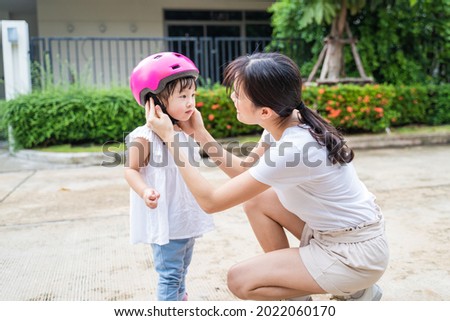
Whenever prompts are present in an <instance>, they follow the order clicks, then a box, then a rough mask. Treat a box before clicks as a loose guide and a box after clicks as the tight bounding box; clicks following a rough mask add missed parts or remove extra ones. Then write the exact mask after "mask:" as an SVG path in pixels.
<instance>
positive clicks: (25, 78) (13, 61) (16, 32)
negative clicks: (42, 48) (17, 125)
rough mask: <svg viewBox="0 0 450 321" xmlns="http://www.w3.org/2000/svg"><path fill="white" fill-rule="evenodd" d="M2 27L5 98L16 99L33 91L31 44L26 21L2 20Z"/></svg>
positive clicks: (12, 147)
mask: <svg viewBox="0 0 450 321" xmlns="http://www.w3.org/2000/svg"><path fill="white" fill-rule="evenodd" d="M0 29H1V34H2V37H1V39H2V47H3V72H4V77H5V78H4V79H5V98H6V100H10V99H14V98H15V97H17V96H18V95H21V94H28V93H30V92H31V71H30V44H29V38H28V24H27V23H26V21H19V20H1V21H0ZM8 136H9V150H10V152H13V149H14V137H12V130H11V128H9V135H8Z"/></svg>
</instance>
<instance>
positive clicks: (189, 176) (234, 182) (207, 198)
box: [166, 136, 270, 214]
mask: <svg viewBox="0 0 450 321" xmlns="http://www.w3.org/2000/svg"><path fill="white" fill-rule="evenodd" d="M166 145H167V146H168V149H169V151H170V153H171V154H172V155H177V157H179V160H177V161H176V162H175V163H176V164H177V166H178V169H179V171H180V173H181V175H182V176H183V179H184V181H185V183H186V185H187V186H188V188H189V190H190V191H191V193H192V194H193V195H194V197H195V199H196V201H197V203H198V204H199V205H200V207H201V208H202V209H203V210H204V211H205V212H206V213H209V214H211V213H216V212H220V211H223V210H226V209H228V208H230V207H233V206H236V205H238V204H241V203H243V202H245V201H248V200H249V199H251V198H253V197H254V196H256V195H258V194H260V193H262V192H264V191H265V190H267V189H268V188H270V186H268V185H266V184H263V183H261V182H259V181H257V180H256V179H254V178H253V177H252V176H251V175H250V173H249V172H248V171H245V172H243V173H241V174H239V175H237V176H235V177H233V178H231V179H230V180H228V181H227V182H226V183H225V184H223V185H221V186H219V187H215V186H213V185H212V184H211V183H210V182H209V181H208V180H207V179H205V178H204V177H203V176H202V175H201V173H200V172H199V171H198V169H197V168H195V167H193V166H192V165H191V164H190V162H189V159H188V158H187V157H186V155H185V154H184V153H183V152H182V151H180V149H179V146H177V145H178V142H177V141H175V140H174V139H173V136H172V138H170V139H168V140H166ZM176 151H178V152H176Z"/></svg>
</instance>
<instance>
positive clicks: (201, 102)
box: [195, 101, 205, 108]
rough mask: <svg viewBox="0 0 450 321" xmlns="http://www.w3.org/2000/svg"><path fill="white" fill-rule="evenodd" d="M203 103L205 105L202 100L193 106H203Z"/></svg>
mask: <svg viewBox="0 0 450 321" xmlns="http://www.w3.org/2000/svg"><path fill="white" fill-rule="evenodd" d="M203 105H205V104H204V103H203V101H199V102H198V103H197V104H196V105H195V106H197V108H200V107H203Z"/></svg>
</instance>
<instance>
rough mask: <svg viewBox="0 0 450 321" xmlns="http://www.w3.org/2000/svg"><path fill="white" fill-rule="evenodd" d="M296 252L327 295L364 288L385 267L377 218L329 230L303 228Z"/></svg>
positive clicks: (381, 226) (385, 251)
mask: <svg viewBox="0 0 450 321" xmlns="http://www.w3.org/2000/svg"><path fill="white" fill-rule="evenodd" d="M299 251H300V256H301V258H302V260H303V263H304V264H305V266H306V268H307V269H308V271H309V273H310V274H311V275H312V277H313V278H314V279H315V280H316V282H317V283H318V284H319V286H320V287H321V288H322V289H323V290H324V291H326V292H327V293H331V294H334V295H348V294H351V293H354V292H356V291H359V290H362V289H365V288H368V287H370V286H371V285H373V284H374V283H376V282H377V281H378V280H379V279H380V278H381V276H382V275H383V273H384V271H385V270H386V268H387V265H388V260H389V247H388V244H387V240H386V235H385V233H384V220H383V219H382V217H381V216H380V218H379V219H377V220H376V221H373V222H367V223H364V224H361V225H358V226H356V227H351V228H345V229H337V230H332V231H314V230H312V229H310V228H309V227H308V226H307V225H305V227H304V229H303V233H302V239H301V242H300V249H299Z"/></svg>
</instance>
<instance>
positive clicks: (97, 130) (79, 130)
mask: <svg viewBox="0 0 450 321" xmlns="http://www.w3.org/2000/svg"><path fill="white" fill-rule="evenodd" d="M7 104H8V111H7V115H6V116H7V120H8V122H9V123H10V124H11V125H12V127H13V135H14V138H15V141H16V143H17V144H18V145H19V147H23V148H31V147H36V146H50V145H58V144H66V143H71V144H83V143H87V142H89V143H104V142H106V141H111V140H114V141H122V140H123V135H124V133H125V134H126V133H127V132H129V131H131V130H132V129H134V127H136V126H137V125H139V124H142V123H144V121H145V120H144V110H143V108H137V106H136V103H135V101H134V100H133V99H132V96H131V94H130V92H129V90H126V89H113V90H94V89H91V90H87V89H79V88H70V89H68V90H65V89H53V90H50V91H41V92H39V91H38V92H33V93H31V94H29V95H24V96H20V97H18V98H16V99H14V100H11V101H9V102H8V103H7Z"/></svg>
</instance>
